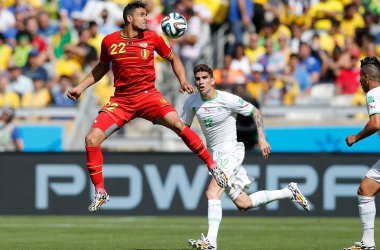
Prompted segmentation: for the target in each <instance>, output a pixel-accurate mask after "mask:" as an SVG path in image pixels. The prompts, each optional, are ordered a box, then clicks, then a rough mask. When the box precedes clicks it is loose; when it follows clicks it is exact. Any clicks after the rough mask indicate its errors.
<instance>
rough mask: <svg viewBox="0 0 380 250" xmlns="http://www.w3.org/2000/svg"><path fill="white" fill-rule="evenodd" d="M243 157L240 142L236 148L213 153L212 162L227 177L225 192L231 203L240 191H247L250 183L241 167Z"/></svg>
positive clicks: (243, 153) (226, 148)
mask: <svg viewBox="0 0 380 250" xmlns="http://www.w3.org/2000/svg"><path fill="white" fill-rule="evenodd" d="M244 155H245V148H244V144H243V143H242V142H239V143H238V144H237V145H236V146H232V147H231V146H230V147H224V148H222V149H220V150H216V151H214V153H213V158H214V160H215V161H216V162H217V163H218V166H219V168H220V169H221V170H223V172H224V173H225V174H226V175H227V177H228V185H227V187H226V188H225V192H226V194H227V195H228V197H230V199H231V200H232V201H234V200H236V198H237V197H238V196H239V195H240V194H241V192H242V191H244V190H248V187H249V185H250V184H251V183H252V181H251V179H250V178H249V177H248V174H247V171H246V170H245V169H244V168H243V167H242V166H241V164H242V163H243V160H244Z"/></svg>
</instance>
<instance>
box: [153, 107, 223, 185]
mask: <svg viewBox="0 0 380 250" xmlns="http://www.w3.org/2000/svg"><path fill="white" fill-rule="evenodd" d="M155 122H156V123H158V124H161V125H163V126H165V127H167V128H170V129H171V130H173V131H174V132H175V133H177V134H178V136H179V137H181V139H182V140H183V142H184V143H185V144H186V146H187V147H188V148H189V149H190V150H192V151H193V152H194V153H195V154H197V155H198V156H199V158H201V159H202V160H203V161H204V162H205V163H206V165H207V168H208V169H209V171H210V172H211V174H212V176H213V177H214V178H215V180H216V181H217V183H218V185H219V186H220V187H226V186H227V177H226V175H225V174H224V173H223V171H221V170H220V169H219V168H218V165H217V164H216V163H215V161H214V160H213V158H212V157H211V155H210V153H209V151H208V150H207V148H206V146H205V145H204V143H203V141H202V139H201V138H200V137H199V136H198V135H197V134H196V133H195V132H194V131H193V130H191V129H190V128H189V127H187V126H186V125H185V124H184V123H183V122H182V120H181V119H180V118H179V116H178V113H177V112H176V111H175V110H173V111H171V112H168V113H166V114H165V116H164V117H163V118H161V119H156V120H155Z"/></svg>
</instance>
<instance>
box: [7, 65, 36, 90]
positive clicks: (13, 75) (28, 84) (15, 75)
mask: <svg viewBox="0 0 380 250" xmlns="http://www.w3.org/2000/svg"><path fill="white" fill-rule="evenodd" d="M9 72H10V82H9V83H10V84H9V90H10V91H14V92H16V93H17V94H18V95H19V96H20V97H22V95H23V94H24V93H26V92H32V91H33V81H32V79H30V78H29V77H27V76H24V75H23V74H22V69H21V67H18V66H16V65H11V66H10V67H9Z"/></svg>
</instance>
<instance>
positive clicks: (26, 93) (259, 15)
mask: <svg viewBox="0 0 380 250" xmlns="http://www.w3.org/2000/svg"><path fill="white" fill-rule="evenodd" d="M128 2H130V1H121V0H110V1H100V0H99V1H96V0H65V1H63V0H61V1H59V0H2V1H1V0H0V108H3V107H11V108H15V109H17V108H30V107H34V108H40V107H46V106H57V107H68V106H75V105H77V104H76V103H75V102H73V101H71V100H69V99H67V98H66V97H65V93H66V91H67V89H68V88H70V87H72V86H74V85H75V84H77V83H78V82H79V81H80V79H81V78H83V77H84V76H85V75H86V74H87V73H88V72H90V70H91V69H92V67H93V66H94V64H95V63H96V62H97V60H98V58H99V53H100V44H101V41H102V39H103V37H104V36H105V35H107V34H109V33H112V32H114V31H116V30H119V29H121V28H122V27H123V18H122V11H123V8H124V7H125V5H126V4H127V3H128ZM145 2H146V3H147V10H148V12H149V27H150V29H152V30H155V31H157V32H158V33H160V34H161V27H160V23H161V20H162V18H163V17H164V15H165V14H167V13H170V12H173V11H175V12H179V13H181V14H183V15H184V16H185V17H186V18H187V20H188V30H187V32H186V33H185V35H184V36H183V37H181V38H179V39H176V40H168V42H169V43H171V44H172V46H173V48H174V49H175V51H176V52H177V53H178V55H179V56H180V57H181V59H182V61H183V63H184V64H185V66H186V69H187V72H188V76H189V77H190V78H191V75H192V71H191V69H192V67H193V65H194V64H196V63H199V62H204V61H205V60H206V62H207V63H211V64H212V65H211V66H213V67H214V68H215V72H214V76H215V79H216V83H217V84H218V88H220V89H225V90H229V91H234V92H236V91H238V92H239V93H241V94H242V95H244V97H246V98H247V99H252V100H253V101H257V102H258V103H260V104H261V105H294V104H302V103H307V102H308V100H312V99H311V98H309V97H310V95H312V89H313V88H314V87H315V86H317V85H320V84H321V83H325V84H326V83H327V84H328V85H331V86H333V88H329V89H332V91H333V92H334V93H333V95H334V96H344V97H345V98H344V99H343V100H344V102H345V103H346V104H348V105H362V104H364V102H365V99H364V94H363V93H362V91H361V89H360V83H359V63H360V59H361V58H363V57H365V56H379V55H380V2H379V1H378V0H230V1H226V0H146V1H145ZM225 26H227V28H228V29H227V32H226V33H223V34H222V37H220V34H219V36H218V30H220V29H221V27H225ZM221 38H222V40H223V41H225V42H224V44H223V48H222V51H216V50H215V48H216V47H215V46H214V45H215V44H216V42H218V41H217V40H220V39H221ZM216 54H219V55H220V54H221V55H222V57H216ZM216 58H223V60H219V61H218V60H217V59H216ZM163 64H165V62H164V61H163V60H162V59H160V58H157V70H156V72H157V75H158V80H159V81H163V82H165V79H164V78H162V76H160V74H161V75H163V74H164V72H163V69H164V68H165V67H163V66H162V65H163ZM112 77H113V76H112V72H111V71H110V72H109V74H108V75H107V76H106V77H104V78H103V79H102V80H101V81H100V82H99V83H97V84H96V85H95V88H94V94H95V96H96V97H97V98H98V99H99V104H103V103H105V102H106V101H107V100H108V98H109V96H111V95H112V93H113V87H112V80H113V78H112ZM325 84H324V85H325ZM176 91H177V89H176ZM322 94H323V91H322Z"/></svg>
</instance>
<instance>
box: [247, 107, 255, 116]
mask: <svg viewBox="0 0 380 250" xmlns="http://www.w3.org/2000/svg"><path fill="white" fill-rule="evenodd" d="M254 110H255V106H253V105H252V110H251V111H249V113H248V115H247V116H251V115H252V113H253V111H254Z"/></svg>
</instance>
